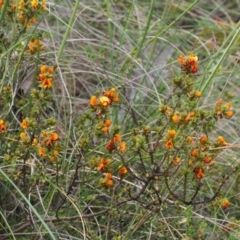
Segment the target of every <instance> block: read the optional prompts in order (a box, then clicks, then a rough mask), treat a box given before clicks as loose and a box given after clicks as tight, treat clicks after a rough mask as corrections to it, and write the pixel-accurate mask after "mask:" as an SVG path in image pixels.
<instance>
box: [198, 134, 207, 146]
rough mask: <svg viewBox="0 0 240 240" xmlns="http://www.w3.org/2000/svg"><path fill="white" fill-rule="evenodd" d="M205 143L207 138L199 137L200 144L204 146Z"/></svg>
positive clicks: (204, 136)
mask: <svg viewBox="0 0 240 240" xmlns="http://www.w3.org/2000/svg"><path fill="white" fill-rule="evenodd" d="M206 142H207V136H206V135H203V136H201V137H200V143H202V144H205V143H206Z"/></svg>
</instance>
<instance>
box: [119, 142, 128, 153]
mask: <svg viewBox="0 0 240 240" xmlns="http://www.w3.org/2000/svg"><path fill="white" fill-rule="evenodd" d="M125 150H126V142H124V141H123V142H121V144H120V146H119V151H121V152H123V151H125Z"/></svg>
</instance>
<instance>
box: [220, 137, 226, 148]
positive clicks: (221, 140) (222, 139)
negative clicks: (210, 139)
mask: <svg viewBox="0 0 240 240" xmlns="http://www.w3.org/2000/svg"><path fill="white" fill-rule="evenodd" d="M218 141H219V142H220V143H221V145H222V146H226V145H227V142H226V141H225V139H224V138H223V137H222V136H218Z"/></svg>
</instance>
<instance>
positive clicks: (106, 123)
mask: <svg viewBox="0 0 240 240" xmlns="http://www.w3.org/2000/svg"><path fill="white" fill-rule="evenodd" d="M104 125H105V126H106V127H110V126H111V125H112V121H111V120H109V119H106V120H105V122H104Z"/></svg>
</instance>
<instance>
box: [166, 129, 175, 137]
mask: <svg viewBox="0 0 240 240" xmlns="http://www.w3.org/2000/svg"><path fill="white" fill-rule="evenodd" d="M168 135H169V136H170V137H171V138H174V137H175V135H176V131H175V130H173V129H170V130H168Z"/></svg>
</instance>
